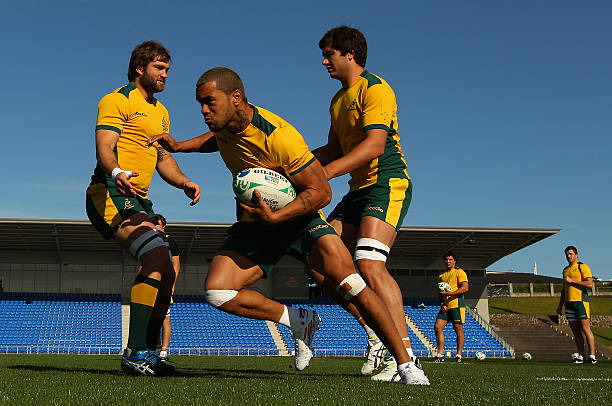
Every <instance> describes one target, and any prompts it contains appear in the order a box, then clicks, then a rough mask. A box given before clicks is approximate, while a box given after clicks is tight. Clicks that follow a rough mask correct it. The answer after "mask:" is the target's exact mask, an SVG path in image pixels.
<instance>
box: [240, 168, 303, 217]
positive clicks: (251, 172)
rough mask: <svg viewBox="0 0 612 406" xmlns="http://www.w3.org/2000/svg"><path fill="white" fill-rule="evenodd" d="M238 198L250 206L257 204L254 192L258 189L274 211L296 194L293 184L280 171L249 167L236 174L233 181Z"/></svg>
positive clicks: (291, 199)
mask: <svg viewBox="0 0 612 406" xmlns="http://www.w3.org/2000/svg"><path fill="white" fill-rule="evenodd" d="M232 187H233V189H234V193H235V194H236V197H238V200H240V201H241V202H242V203H244V204H246V205H248V206H253V207H254V206H257V198H256V197H255V194H254V193H253V192H254V191H255V190H258V191H259V193H260V194H261V197H262V199H263V200H264V202H266V204H267V205H268V206H270V209H272V210H273V211H276V210H279V209H282V208H283V207H285V206H286V205H288V204H289V203H291V202H292V201H293V200H294V199H295V196H296V193H295V189H294V188H293V185H292V184H291V182H289V180H288V179H287V178H285V177H284V176H283V175H281V174H280V173H278V172H276V171H273V170H271V169H266V168H248V169H245V170H243V171H240V172H239V173H238V174H237V175H236V176H234V181H233V183H232Z"/></svg>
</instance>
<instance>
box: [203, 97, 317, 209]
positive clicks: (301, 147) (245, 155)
mask: <svg viewBox="0 0 612 406" xmlns="http://www.w3.org/2000/svg"><path fill="white" fill-rule="evenodd" d="M251 107H253V110H254V113H253V120H252V121H251V123H250V124H249V125H248V126H247V128H246V129H245V130H244V131H242V132H240V133H237V134H233V133H231V132H229V131H227V130H222V131H219V132H215V138H216V139H217V145H218V147H219V152H220V153H221V158H223V161H224V162H225V165H226V166H227V168H228V169H229V170H230V172H231V173H232V176H236V175H237V174H238V173H239V172H240V171H242V170H245V169H247V168H255V167H258V168H267V169H272V170H274V171H276V172H279V173H281V174H283V175H285V176H287V175H295V174H297V173H299V172H300V171H302V170H303V169H304V168H306V167H307V166H308V165H310V164H311V163H313V162H314V160H315V157H314V155H313V154H312V152H310V149H309V148H308V145H306V142H304V138H302V135H301V134H300V133H299V132H298V131H297V130H296V129H295V128H294V127H293V126H292V125H291V124H289V123H288V122H287V121H285V120H283V119H282V118H280V117H279V116H277V115H276V114H274V113H271V112H270V111H268V110H265V109H262V108H261V107H256V106H253V105H251ZM238 207H239V206H238ZM237 217H238V220H239V221H253V220H252V219H251V217H250V216H248V215H247V214H246V213H244V212H243V211H242V210H238V212H237Z"/></svg>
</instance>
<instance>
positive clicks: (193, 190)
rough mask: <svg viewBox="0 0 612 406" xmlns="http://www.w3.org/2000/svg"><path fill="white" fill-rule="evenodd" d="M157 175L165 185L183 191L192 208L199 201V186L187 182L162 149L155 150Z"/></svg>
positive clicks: (172, 159) (174, 162)
mask: <svg viewBox="0 0 612 406" xmlns="http://www.w3.org/2000/svg"><path fill="white" fill-rule="evenodd" d="M157 173H159V176H161V177H162V179H163V180H165V181H166V182H167V183H169V184H171V185H172V186H174V187H177V188H179V189H183V191H184V192H185V194H186V195H187V197H189V198H190V199H191V203H189V205H190V206H193V205H194V204H196V203H197V202H199V201H200V186H199V185H198V184H197V183H195V182H192V181H190V180H189V178H188V177H187V176H186V175H185V174H184V173H183V172H181V169H180V168H179V166H178V164H177V163H176V161H175V160H174V158H173V157H172V155H170V153H169V152H168V151H166V150H165V149H164V148H162V147H159V148H157Z"/></svg>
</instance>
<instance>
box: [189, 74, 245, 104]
mask: <svg viewBox="0 0 612 406" xmlns="http://www.w3.org/2000/svg"><path fill="white" fill-rule="evenodd" d="M208 82H216V84H217V89H219V90H221V91H223V93H225V94H227V95H228V96H229V95H230V94H232V92H233V91H234V90H240V93H242V99H243V100H244V101H245V102H246V101H247V97H246V93H245V91H244V83H242V79H240V76H238V74H237V73H236V72H234V71H233V70H231V69H229V68H224V67H216V68H212V69H209V70H207V71H206V72H204V73H203V74H202V76H200V78H199V79H198V81H197V82H196V89H197V88H198V87H200V86H202V85H203V84H204V83H208Z"/></svg>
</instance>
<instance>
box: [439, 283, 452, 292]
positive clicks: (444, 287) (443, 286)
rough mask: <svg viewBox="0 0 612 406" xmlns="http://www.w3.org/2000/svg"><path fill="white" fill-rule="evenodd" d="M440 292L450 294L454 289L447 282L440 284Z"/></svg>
mask: <svg viewBox="0 0 612 406" xmlns="http://www.w3.org/2000/svg"><path fill="white" fill-rule="evenodd" d="M438 290H439V291H440V292H450V291H452V290H453V288H451V285H449V284H448V283H446V282H438Z"/></svg>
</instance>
